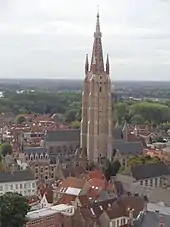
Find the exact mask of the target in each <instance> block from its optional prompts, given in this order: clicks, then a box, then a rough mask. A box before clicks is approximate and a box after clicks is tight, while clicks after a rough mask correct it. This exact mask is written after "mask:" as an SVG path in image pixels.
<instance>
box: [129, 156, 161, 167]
mask: <svg viewBox="0 0 170 227" xmlns="http://www.w3.org/2000/svg"><path fill="white" fill-rule="evenodd" d="M157 162H160V159H159V158H157V157H156V158H155V157H154V158H152V157H150V156H149V155H146V156H143V155H139V156H136V157H132V158H129V159H128V161H127V165H128V166H133V165H141V164H146V163H157Z"/></svg>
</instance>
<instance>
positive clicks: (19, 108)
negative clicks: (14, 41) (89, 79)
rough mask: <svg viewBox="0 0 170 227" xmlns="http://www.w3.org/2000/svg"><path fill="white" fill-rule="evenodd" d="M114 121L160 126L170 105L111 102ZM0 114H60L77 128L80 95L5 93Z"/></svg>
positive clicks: (169, 114)
mask: <svg viewBox="0 0 170 227" xmlns="http://www.w3.org/2000/svg"><path fill="white" fill-rule="evenodd" d="M113 106H114V112H113V113H114V116H113V117H114V119H116V120H117V121H118V122H119V123H122V122H124V121H125V120H126V121H127V122H129V123H132V124H161V123H163V122H170V103H168V102H167V103H158V102H151V101H148V102H146V101H140V102H136V101H127V100H126V101H125V100H121V101H117V102H116V103H115V102H114V100H113ZM0 112H1V113H2V112H12V113H14V114H20V115H22V114H25V113H35V114H36V113H39V114H43V113H50V114H53V113H54V112H57V113H61V114H63V116H64V119H65V121H66V122H69V123H72V124H73V127H79V125H80V124H79V122H80V119H81V92H60V93H54V92H47V91H44V92H38V91H35V92H24V93H19V94H18V93H16V92H14V91H11V92H9V91H8V92H5V93H4V98H1V99H0ZM23 121H24V119H23V117H21V116H20V117H19V118H18V119H17V122H18V123H22V122H23Z"/></svg>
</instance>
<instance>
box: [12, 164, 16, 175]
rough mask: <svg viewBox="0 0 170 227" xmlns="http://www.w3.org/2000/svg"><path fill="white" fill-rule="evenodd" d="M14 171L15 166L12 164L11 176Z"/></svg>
mask: <svg viewBox="0 0 170 227" xmlns="http://www.w3.org/2000/svg"><path fill="white" fill-rule="evenodd" d="M14 171H15V165H14V164H12V168H11V174H14Z"/></svg>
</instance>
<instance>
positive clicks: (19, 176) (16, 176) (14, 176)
mask: <svg viewBox="0 0 170 227" xmlns="http://www.w3.org/2000/svg"><path fill="white" fill-rule="evenodd" d="M29 180H35V176H34V174H33V173H32V172H31V170H29V169H27V170H18V171H13V172H0V183H7V182H17V181H29Z"/></svg>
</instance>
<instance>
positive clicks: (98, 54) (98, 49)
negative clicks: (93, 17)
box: [90, 12, 104, 74]
mask: <svg viewBox="0 0 170 227" xmlns="http://www.w3.org/2000/svg"><path fill="white" fill-rule="evenodd" d="M101 37H102V33H101V32H100V20H99V12H98V13H97V22H96V30H95V32H94V42H93V51H92V57H91V66H90V71H92V73H93V74H101V73H103V72H104V63H103V50H102V40H101ZM94 62H95V64H96V66H95V67H94Z"/></svg>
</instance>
